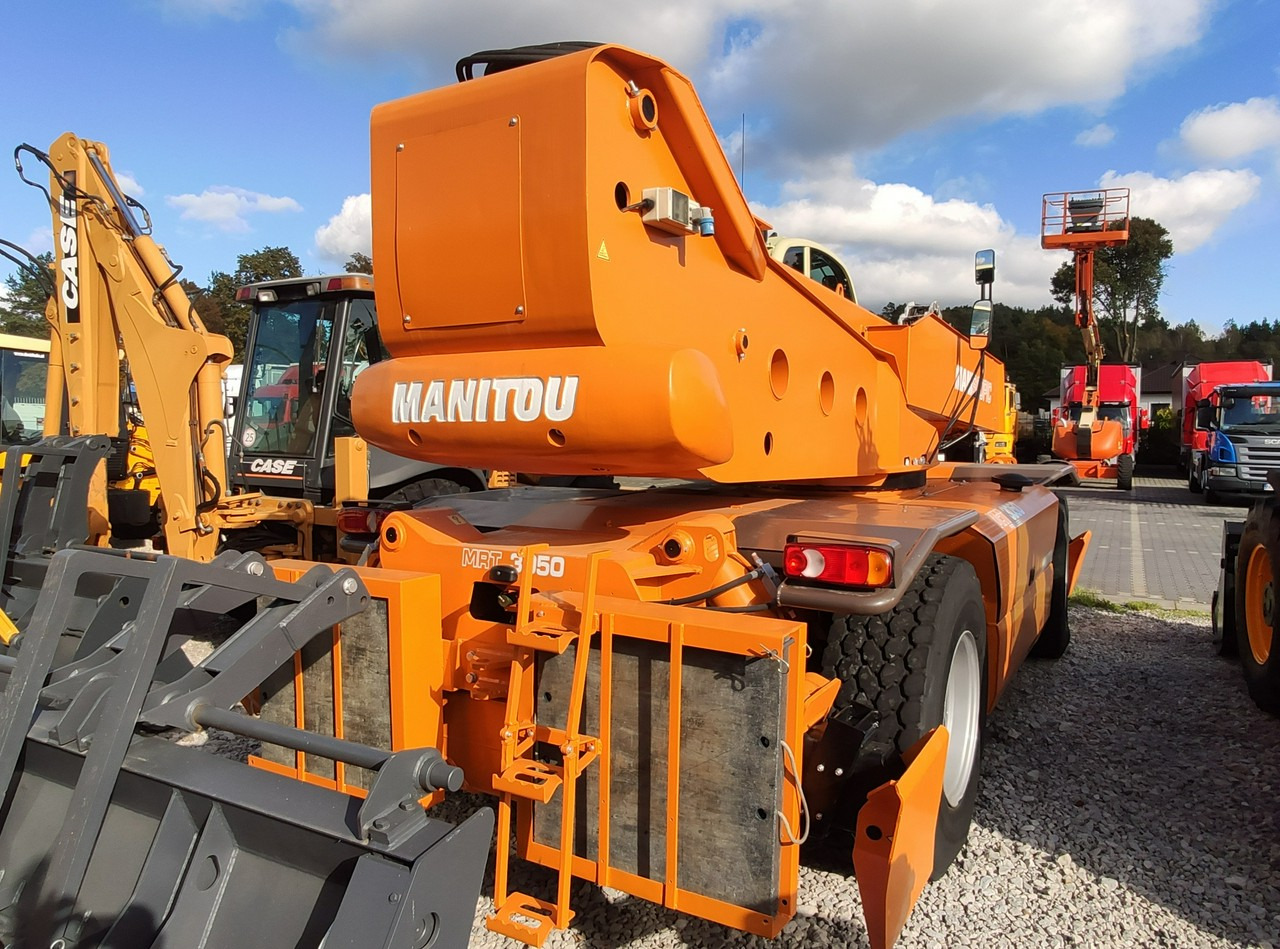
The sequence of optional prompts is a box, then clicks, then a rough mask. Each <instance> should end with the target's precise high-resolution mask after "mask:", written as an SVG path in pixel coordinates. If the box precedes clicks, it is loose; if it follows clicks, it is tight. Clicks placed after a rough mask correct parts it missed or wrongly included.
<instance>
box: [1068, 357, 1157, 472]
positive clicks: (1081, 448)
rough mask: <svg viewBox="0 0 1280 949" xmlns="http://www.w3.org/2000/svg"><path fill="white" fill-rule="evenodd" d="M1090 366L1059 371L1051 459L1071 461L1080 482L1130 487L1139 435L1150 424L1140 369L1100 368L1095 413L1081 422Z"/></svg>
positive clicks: (1115, 366) (1070, 367)
mask: <svg viewBox="0 0 1280 949" xmlns="http://www.w3.org/2000/svg"><path fill="white" fill-rule="evenodd" d="M1087 377H1088V367H1086V366H1063V367H1062V390H1061V391H1062V407H1061V408H1059V409H1055V410H1054V416H1053V454H1054V456H1055V457H1057V458H1061V459H1063V460H1064V461H1069V462H1071V465H1072V467H1074V468H1075V469H1076V473H1077V474H1078V475H1079V477H1080V479H1081V480H1101V481H1115V482H1116V486H1117V487H1118V488H1120V489H1121V490H1123V491H1128V490H1130V489H1131V488H1132V487H1133V465H1134V454H1135V452H1136V451H1137V433H1138V429H1140V428H1147V427H1148V426H1149V425H1150V424H1151V423H1150V419H1149V418H1148V416H1147V410H1146V409H1144V408H1141V407H1140V404H1139V395H1140V393H1141V392H1142V367H1141V366H1125V365H1119V364H1109V365H1102V366H1099V367H1098V392H1097V407H1096V412H1094V413H1090V414H1091V415H1092V417H1091V418H1083V421H1082V416H1083V414H1084V413H1085V409H1086V406H1087V403H1088V400H1087V399H1086V393H1085V388H1086V384H1087Z"/></svg>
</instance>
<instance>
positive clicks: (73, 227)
mask: <svg viewBox="0 0 1280 949" xmlns="http://www.w3.org/2000/svg"><path fill="white" fill-rule="evenodd" d="M24 151H25V152H26V153H28V154H31V155H33V156H34V157H36V158H37V159H38V160H39V161H41V162H43V163H45V164H47V165H48V167H49V190H48V191H46V192H45V193H46V194H47V195H49V200H50V205H51V209H52V210H53V214H54V231H55V234H56V237H57V239H56V240H55V241H54V243H55V245H56V259H55V271H56V274H55V276H56V279H57V292H56V293H55V295H54V297H53V299H52V301H51V302H52V308H51V311H50V316H51V319H50V322H51V324H52V328H53V336H52V345H53V353H52V356H51V359H50V365H51V367H57V368H58V369H59V370H61V371H57V372H51V373H50V378H51V385H50V399H49V404H50V405H55V404H61V402H62V397H63V393H64V392H65V398H66V405H67V419H66V430H67V431H68V432H69V434H70V435H72V436H76V435H80V434H86V435H87V434H94V433H115V432H118V431H119V427H120V419H119V414H120V406H121V403H122V402H124V401H125V398H124V392H123V390H122V385H123V379H124V376H123V373H122V370H121V352H120V347H121V346H123V348H124V351H125V353H135V354H142V353H145V354H146V358H145V359H134V360H132V361H131V363H130V366H129V369H130V375H131V376H132V379H133V382H134V384H135V386H136V387H137V395H138V400H139V404H140V405H141V406H142V407H143V411H144V412H145V415H146V424H147V429H148V432H149V442H150V449H151V452H152V454H153V456H154V460H155V469H156V474H157V476H158V478H159V480H160V483H161V484H162V485H163V490H164V501H163V503H164V517H163V521H164V522H163V524H162V525H161V527H162V529H163V532H164V536H165V542H166V545H167V548H168V550H169V552H170V553H173V554H176V555H179V556H183V557H193V558H196V559H199V560H210V559H212V557H213V552H214V549H215V546H216V544H217V541H218V536H217V531H216V530H215V528H214V526H213V525H212V524H211V523H210V518H209V516H208V513H209V511H210V510H211V509H212V507H213V506H214V505H216V502H217V495H218V494H219V492H220V491H221V490H222V487H223V486H224V485H225V484H226V459H225V455H224V445H223V437H224V435H223V429H222V426H223V409H222V403H223V400H222V369H223V366H224V365H225V364H226V363H228V362H230V360H231V343H230V342H229V341H228V340H227V339H226V337H224V336H219V335H217V334H213V333H209V332H207V331H205V329H204V326H203V325H202V323H201V321H200V319H199V317H198V316H197V315H196V312H195V309H194V308H193V307H192V305H191V301H190V300H189V299H188V298H187V296H186V294H185V293H184V292H183V290H182V288H181V286H180V285H179V284H178V281H177V274H176V272H175V270H174V268H173V266H172V264H170V262H169V260H168V258H167V257H166V256H165V253H164V251H163V249H161V247H160V246H159V245H158V244H156V242H155V241H154V240H153V239H152V238H151V236H150V228H149V221H147V222H146V226H144V224H142V223H140V222H139V221H138V220H137V218H136V217H135V215H134V211H133V208H134V207H136V204H135V202H133V201H132V200H131V199H129V198H128V197H127V196H126V195H124V194H123V193H122V192H121V191H120V189H119V186H118V184H117V181H116V178H115V175H114V173H113V172H112V171H111V164H110V159H109V155H108V151H107V148H106V147H105V146H104V145H102V144H100V143H97V142H90V141H87V140H85V139H81V138H77V137H76V136H74V135H72V134H70V133H68V134H66V135H63V136H62V137H61V138H59V139H58V140H57V141H56V142H54V144H53V145H52V146H51V147H50V150H49V152H48V154H47V155H46V154H44V153H42V152H38V151H37V150H36V149H33V148H31V147H30V146H25V145H24V146H22V147H21V148H20V149H19V155H21V153H22V152H24ZM21 171H22V166H21V163H20V162H19V172H20V173H21ZM24 180H27V179H26V178H25V177H24ZM55 384H56V385H57V386H58V390H57V397H56V398H55V397H53V392H54V385H55ZM60 422H61V419H60V418H55V417H54V413H49V415H48V417H47V418H46V423H45V432H46V434H49V435H56V434H58V432H59V430H60V429H59V424H60ZM94 497H97V498H98V499H99V500H98V502H97V503H99V504H101V503H102V499H104V498H105V492H102V491H100V490H99V491H95V492H93V493H91V505H92V504H94V503H95V502H94V501H93V500H92V499H93V498H94ZM105 523H106V511H105V510H99V511H98V512H97V517H95V518H92V519H91V527H96V528H97V530H98V531H104V529H105Z"/></svg>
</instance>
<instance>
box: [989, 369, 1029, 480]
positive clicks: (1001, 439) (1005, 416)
mask: <svg viewBox="0 0 1280 949" xmlns="http://www.w3.org/2000/svg"><path fill="white" fill-rule="evenodd" d="M1021 404H1022V398H1021V396H1020V395H1019V394H1018V387H1017V386H1015V385H1014V384H1013V383H1012V382H1006V383H1005V384H1004V412H1003V413H1002V414H1001V417H1000V428H999V429H998V430H997V431H995V432H992V433H991V435H989V436H988V437H987V440H986V456H985V458H984V459H983V460H984V461H987V462H989V463H992V464H1003V465H1012V464H1016V463H1017V460H1018V459H1017V458H1016V457H1014V446H1015V445H1016V444H1017V441H1018V410H1019V408H1020V407H1021Z"/></svg>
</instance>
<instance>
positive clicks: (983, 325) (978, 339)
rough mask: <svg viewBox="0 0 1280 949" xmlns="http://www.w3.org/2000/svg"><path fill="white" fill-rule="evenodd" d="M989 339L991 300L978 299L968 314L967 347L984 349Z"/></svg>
mask: <svg viewBox="0 0 1280 949" xmlns="http://www.w3.org/2000/svg"><path fill="white" fill-rule="evenodd" d="M990 339H991V301H990V300H979V301H977V302H976V303H974V305H973V312H972V313H971V314H970V316H969V348H970V349H986V348H987V343H988V342H989V341H990Z"/></svg>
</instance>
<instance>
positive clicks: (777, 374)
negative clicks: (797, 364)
mask: <svg viewBox="0 0 1280 949" xmlns="http://www.w3.org/2000/svg"><path fill="white" fill-rule="evenodd" d="M790 379H791V366H790V364H789V363H788V362H787V354H786V353H785V352H783V351H782V350H781V349H775V350H774V351H773V355H772V356H770V357H769V388H770V389H771V390H772V391H773V397H774V398H775V399H781V398H782V397H783V396H784V395H786V394H787V383H788V382H789V381H790Z"/></svg>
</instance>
